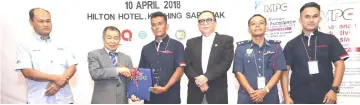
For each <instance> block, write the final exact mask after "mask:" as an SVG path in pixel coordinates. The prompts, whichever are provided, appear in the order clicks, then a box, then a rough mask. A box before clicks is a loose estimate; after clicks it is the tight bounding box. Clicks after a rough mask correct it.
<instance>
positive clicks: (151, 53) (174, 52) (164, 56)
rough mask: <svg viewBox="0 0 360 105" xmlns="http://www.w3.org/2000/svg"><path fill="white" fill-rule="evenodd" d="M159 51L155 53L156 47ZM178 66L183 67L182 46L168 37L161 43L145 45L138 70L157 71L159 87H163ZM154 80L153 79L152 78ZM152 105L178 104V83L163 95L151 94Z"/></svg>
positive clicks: (153, 42)
mask: <svg viewBox="0 0 360 105" xmlns="http://www.w3.org/2000/svg"><path fill="white" fill-rule="evenodd" d="M158 44H160V46H159V51H157V46H158ZM179 66H185V56H184V45H183V44H182V43H181V42H179V41H177V40H174V39H171V38H170V37H169V36H168V35H166V37H165V38H164V39H162V41H159V42H157V41H155V40H154V41H152V42H150V43H149V44H147V45H145V46H144V47H143V49H142V51H141V57H140V63H139V68H151V69H157V70H159V77H160V79H159V85H161V86H165V85H166V84H167V82H168V81H169V80H170V78H171V76H172V75H173V74H174V72H175V71H176V68H177V67H179ZM153 79H154V78H153ZM145 103H152V104H160V103H164V104H179V103H180V81H178V82H177V83H176V84H174V85H173V86H172V87H171V88H169V90H168V91H167V92H165V93H163V94H160V95H156V94H153V93H151V95H150V102H145Z"/></svg>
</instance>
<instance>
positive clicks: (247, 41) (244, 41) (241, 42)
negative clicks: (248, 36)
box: [236, 40, 250, 46]
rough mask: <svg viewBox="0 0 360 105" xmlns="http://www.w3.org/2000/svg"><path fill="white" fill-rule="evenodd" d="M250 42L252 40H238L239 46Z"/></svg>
mask: <svg viewBox="0 0 360 105" xmlns="http://www.w3.org/2000/svg"><path fill="white" fill-rule="evenodd" d="M248 43H250V40H243V41H240V42H236V44H237V45H238V46H242V45H245V44H248Z"/></svg>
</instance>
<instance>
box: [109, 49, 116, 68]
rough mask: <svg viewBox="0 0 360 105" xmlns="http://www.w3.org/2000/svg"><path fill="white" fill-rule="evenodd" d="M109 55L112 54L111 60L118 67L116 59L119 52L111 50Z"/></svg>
mask: <svg viewBox="0 0 360 105" xmlns="http://www.w3.org/2000/svg"><path fill="white" fill-rule="evenodd" d="M109 55H110V56H111V62H112V64H113V65H114V66H115V67H117V61H116V56H117V53H115V52H110V53H109Z"/></svg>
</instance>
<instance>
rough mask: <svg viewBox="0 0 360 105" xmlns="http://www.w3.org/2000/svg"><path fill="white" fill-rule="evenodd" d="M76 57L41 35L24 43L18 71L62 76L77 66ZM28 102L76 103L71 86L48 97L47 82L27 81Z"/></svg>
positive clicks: (66, 86) (18, 61)
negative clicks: (72, 66) (33, 70)
mask: <svg viewBox="0 0 360 105" xmlns="http://www.w3.org/2000/svg"><path fill="white" fill-rule="evenodd" d="M76 64H77V62H76V60H75V57H74V56H73V54H72V53H71V52H69V51H68V50H67V49H66V48H64V47H62V46H60V45H59V44H55V42H54V41H53V40H51V39H50V38H49V39H45V40H44V39H42V38H41V37H40V35H37V34H36V35H34V37H31V38H29V39H28V40H26V41H24V42H22V43H21V44H20V45H19V46H18V49H17V62H16V71H18V72H21V70H22V69H23V68H31V69H35V70H38V71H40V72H43V73H47V74H55V75H62V74H63V73H64V72H65V70H66V69H67V68H68V67H69V66H71V65H76ZM26 83H27V102H28V103H29V104H69V103H74V100H73V95H72V92H71V89H70V86H69V84H67V85H65V86H64V87H63V88H61V89H60V90H59V91H58V92H57V93H56V94H55V95H53V96H46V95H45V92H46V90H47V89H46V86H47V85H48V84H49V81H47V82H38V81H34V80H31V79H26Z"/></svg>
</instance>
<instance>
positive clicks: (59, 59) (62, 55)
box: [53, 51, 68, 69]
mask: <svg viewBox="0 0 360 105" xmlns="http://www.w3.org/2000/svg"><path fill="white" fill-rule="evenodd" d="M53 57H54V58H53V62H54V63H55V65H57V66H61V67H63V68H65V69H66V68H68V65H67V58H68V56H67V54H66V52H65V51H56V53H55V55H54V56H53Z"/></svg>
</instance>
